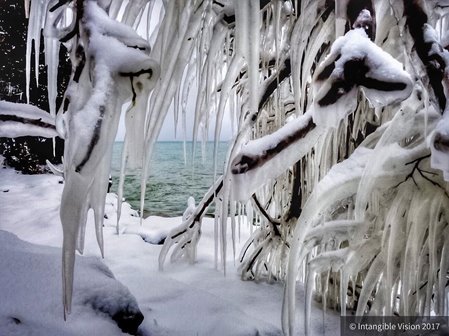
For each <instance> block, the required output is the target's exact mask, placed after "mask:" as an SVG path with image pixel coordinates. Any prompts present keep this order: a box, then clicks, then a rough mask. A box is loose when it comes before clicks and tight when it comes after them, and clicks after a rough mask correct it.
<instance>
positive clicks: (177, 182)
mask: <svg viewBox="0 0 449 336" xmlns="http://www.w3.org/2000/svg"><path fill="white" fill-rule="evenodd" d="M186 146H187V164H184V154H183V153H184V150H183V143H182V142H179V141H173V142H157V143H156V145H155V149H154V152H153V157H152V160H151V166H150V170H151V171H150V177H149V178H148V181H147V189H146V193H145V209H144V217H146V216H148V215H158V216H165V217H172V216H180V215H182V213H183V212H184V210H185V208H186V206H187V199H188V197H189V196H193V197H194V198H195V201H196V203H197V204H198V202H199V201H200V200H201V198H202V197H203V196H204V194H205V193H206V192H207V190H208V189H209V188H210V186H211V185H212V184H213V182H214V171H213V147H214V143H213V142H208V143H207V144H206V151H205V157H204V158H205V159H204V161H203V159H202V155H201V144H197V146H196V151H195V152H196V153H195V158H194V160H192V142H187V143H186ZM122 148H123V142H116V143H115V144H114V149H113V156H112V188H111V191H112V192H115V193H117V187H118V181H119V174H120V160H121V153H122ZM227 149H228V143H226V142H220V143H219V144H218V155H217V175H219V174H221V173H222V172H223V166H224V161H225V158H226V153H227ZM123 194H124V195H123V196H124V197H125V199H126V201H127V202H128V203H130V204H131V206H132V207H133V208H134V209H139V208H140V171H135V172H132V173H128V175H127V176H126V180H125V187H124V191H123ZM211 210H212V208H211V209H210V210H209V212H211Z"/></svg>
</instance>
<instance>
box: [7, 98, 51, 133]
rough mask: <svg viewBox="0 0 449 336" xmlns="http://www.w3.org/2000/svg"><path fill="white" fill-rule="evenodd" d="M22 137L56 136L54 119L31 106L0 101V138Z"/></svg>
mask: <svg viewBox="0 0 449 336" xmlns="http://www.w3.org/2000/svg"><path fill="white" fill-rule="evenodd" d="M22 136H40V137H45V138H53V137H55V136H58V133H57V132H56V128H55V120H54V118H53V117H52V116H51V115H50V114H49V113H48V112H45V111H42V110H41V109H39V108H37V107H35V106H32V105H28V104H14V103H9V102H5V101H0V137H7V138H16V137H22Z"/></svg>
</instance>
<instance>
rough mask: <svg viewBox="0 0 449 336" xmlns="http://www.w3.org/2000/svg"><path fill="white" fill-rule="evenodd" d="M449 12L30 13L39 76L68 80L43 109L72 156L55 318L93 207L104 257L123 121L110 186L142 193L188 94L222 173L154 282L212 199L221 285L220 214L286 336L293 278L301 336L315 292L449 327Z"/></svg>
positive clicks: (410, 6)
mask: <svg viewBox="0 0 449 336" xmlns="http://www.w3.org/2000/svg"><path fill="white" fill-rule="evenodd" d="M25 2H26V6H28V5H29V3H28V1H27V0H26V1H25ZM448 5H449V4H448V3H447V1H443V0H440V1H438V0H431V1H430V0H429V1H423V0H403V1H388V0H335V1H334V0H308V1H307V0H303V1H300V0H291V1H290V0H289V1H283V0H271V1H268V0H266V1H265V0H257V1H256V0H245V1H239V0H235V1H212V0H182V1H174V0H173V1H172V0H167V1H155V0H136V1H125V2H122V1H118V0H76V1H75V0H72V1H71V0H53V1H43V0H32V1H31V5H30V7H29V11H28V14H29V16H30V23H29V34H28V45H29V48H28V56H27V59H28V64H30V52H31V43H32V42H31V41H32V40H33V39H34V40H35V41H36V43H39V38H40V29H41V28H43V29H44V30H43V31H44V37H45V48H46V53H47V55H46V56H47V58H46V59H47V62H48V65H49V69H53V70H54V69H56V64H55V60H56V57H55V53H56V52H57V50H58V46H59V43H64V44H65V45H66V46H67V48H68V49H69V51H70V53H71V61H72V67H73V71H72V77H71V82H70V83H69V87H68V89H67V91H66V94H65V98H64V102H63V104H62V105H61V108H60V109H59V112H58V113H57V114H56V113H54V112H53V113H52V115H55V117H56V129H57V131H58V133H59V134H60V136H62V137H63V138H64V139H65V142H66V144H65V154H64V172H63V174H64V177H65V180H66V183H65V187H64V193H63V198H62V204H61V221H62V225H63V228H64V247H63V250H64V251H63V254H64V255H63V263H64V280H63V281H64V291H65V293H64V302H65V309H66V311H67V312H68V311H69V310H70V302H71V292H72V282H73V267H74V254H75V249H78V250H79V251H82V249H83V239H84V226H85V222H86V213H87V211H88V209H89V208H93V209H94V212H95V218H96V226H97V238H98V242H99V244H100V247H101V246H102V233H101V227H102V218H103V211H104V196H105V193H106V185H107V178H108V174H109V164H110V155H111V150H112V142H113V141H114V137H115V133H116V130H117V124H118V119H119V115H120V112H121V107H122V106H123V104H124V103H125V102H127V101H131V104H130V107H129V108H128V110H127V111H126V127H127V133H126V139H125V146H124V148H125V150H124V153H123V160H122V166H123V169H122V176H121V181H122V182H121V183H120V184H121V185H123V180H124V179H123V175H124V174H125V167H126V166H132V167H142V168H143V169H142V172H143V173H142V182H143V183H142V196H143V195H145V181H146V179H147V178H148V176H149V159H150V157H151V153H152V148H153V145H154V143H155V141H156V139H157V137H158V134H159V131H160V129H161V126H162V123H163V121H164V119H165V117H166V115H167V113H168V111H169V110H170V106H172V105H173V110H174V113H175V120H178V119H181V122H182V121H184V127H185V119H186V106H187V104H188V101H189V95H195V96H196V108H195V115H194V118H195V122H194V130H193V131H194V132H193V133H194V137H195V138H199V137H200V133H201V132H202V133H203V134H207V129H208V127H209V126H210V125H215V141H216V142H217V141H218V139H219V138H220V131H221V127H222V121H223V118H224V115H225V114H226V113H227V114H229V115H230V116H231V117H232V119H233V123H234V125H235V126H236V127H235V129H236V131H235V136H234V138H233V140H232V144H231V146H230V149H229V153H228V159H227V164H226V167H225V169H224V174H223V176H220V177H217V181H216V183H214V185H213V186H212V187H211V189H210V190H209V192H208V193H207V194H206V195H205V196H204V198H203V200H201V202H200V203H199V204H198V205H197V206H195V205H194V202H189V208H188V209H187V210H186V213H185V214H184V216H183V223H182V225H181V226H180V227H179V228H178V229H177V230H175V231H173V232H172V233H171V234H170V235H169V236H168V237H167V239H166V241H165V245H164V248H163V250H162V252H161V255H160V266H161V268H162V266H163V265H164V262H165V259H166V257H167V255H168V254H169V253H170V252H171V253H172V254H171V259H178V258H185V259H187V260H189V261H190V262H193V261H194V260H195V257H196V245H197V243H198V240H199V239H200V236H201V219H202V216H203V215H204V213H205V209H207V207H208V206H209V204H211V203H212V202H215V203H216V219H217V220H216V226H215V232H216V238H217V239H216V255H217V260H216V264H217V267H221V268H223V270H224V271H226V258H225V256H226V249H227V245H228V240H229V239H228V235H227V231H228V230H227V218H228V215H230V216H231V241H232V242H234V241H235V236H236V225H237V223H236V219H235V216H234V215H235V214H242V213H245V214H246V215H247V217H248V219H249V221H250V223H251V225H254V227H255V230H254V232H253V234H252V236H251V237H250V239H249V240H248V242H247V243H246V244H245V247H244V249H243V251H241V252H240V256H239V261H240V270H241V274H242V278H243V279H267V280H269V281H271V280H284V281H285V285H286V287H285V299H284V308H283V314H282V316H283V317H282V318H283V328H284V332H285V333H286V334H293V332H294V330H293V321H294V319H295V302H296V300H295V288H296V286H297V283H298V281H302V282H303V283H304V285H305V289H306V302H305V303H304V304H305V307H306V309H305V314H306V325H305V329H306V331H307V330H308V323H307V321H308V320H309V314H310V313H309V312H310V304H311V299H312V296H313V293H314V295H315V297H316V298H317V299H319V300H321V301H322V302H323V304H324V306H331V307H333V308H336V309H339V310H340V311H341V313H342V314H345V313H346V311H347V310H348V309H352V310H354V311H355V312H356V314H357V315H363V314H375V315H378V314H380V315H393V314H399V315H406V316H407V315H430V313H435V314H440V315H447V314H448V310H449V308H448V296H447V288H448V285H447V282H448V269H449V252H448V248H449V225H448V220H449V213H448V209H449V206H448V205H449V194H448V192H449V190H448V184H447V180H448V179H449V153H448V152H449V120H448V118H449V112H447V96H448V91H447V90H448V87H447V85H448V60H449V57H448V55H449V54H448V51H447V49H446V48H447V46H448V41H449V39H448V35H447V31H448V29H447V28H448V27H447V24H448V21H447V18H446V16H445V15H446V13H447V8H448ZM154 20H155V21H156V22H157V23H156V24H154V22H153V21H154ZM138 27H145V29H146V30H147V31H148V34H147V38H146V39H145V38H142V37H140V36H139V35H137V33H136V32H135V29H137V28H138ZM27 72H28V73H29V66H28V71H27ZM50 73H53V76H54V75H55V72H54V71H53V72H51V71H50ZM53 78H54V77H53ZM49 83H50V84H49V96H54V87H52V85H51V83H54V79H53V80H50V82H49ZM180 115H182V118H179V116H180ZM202 138H204V136H203V137H202ZM142 198H143V197H142ZM120 199H121V195H119V200H120ZM143 201H144V200H143V199H142V202H143ZM119 209H120V207H119ZM233 246H235V245H233ZM234 249H235V247H234ZM171 250H172V251H171ZM234 252H235V251H234ZM219 256H221V258H219ZM219 261H220V262H219ZM348 293H350V294H348Z"/></svg>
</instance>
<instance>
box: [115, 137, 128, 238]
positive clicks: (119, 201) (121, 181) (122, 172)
mask: <svg viewBox="0 0 449 336" xmlns="http://www.w3.org/2000/svg"><path fill="white" fill-rule="evenodd" d="M127 147H128V140H127V136H126V135H125V139H124V141H123V148H122V158H121V163H120V177H119V183H118V188H117V224H116V232H117V234H120V217H121V215H122V204H123V187H124V184H125V178H126V174H125V172H126V163H127V158H128V156H127V153H128V150H127Z"/></svg>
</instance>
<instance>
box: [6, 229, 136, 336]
mask: <svg viewBox="0 0 449 336" xmlns="http://www.w3.org/2000/svg"><path fill="white" fill-rule="evenodd" d="M0 255H1V256H2V258H0V269H2V272H1V275H0V297H1V298H2V300H1V302H2V304H1V305H0V334H1V335H10V336H12V335H48V336H51V335H58V336H60V335H94V334H96V331H98V330H102V332H105V333H106V334H109V335H111V334H115V335H116V334H118V333H119V331H118V329H117V328H118V327H117V325H116V324H115V323H117V324H118V325H119V327H120V328H121V329H122V331H125V332H129V333H136V331H137V328H138V326H139V325H140V323H141V322H142V320H143V315H142V313H141V312H140V310H139V308H138V306H137V302H136V300H135V298H134V297H133V295H132V294H131V293H130V292H129V290H128V289H127V288H126V287H124V286H123V285H122V284H121V283H119V282H118V281H117V280H115V279H114V276H113V274H112V272H111V271H110V270H109V268H107V266H105V265H104V264H103V263H102V262H101V261H100V260H99V259H98V258H94V257H88V258H87V257H80V258H77V267H78V272H77V273H76V285H75V292H76V293H77V295H76V298H75V300H74V302H73V312H74V314H73V315H72V317H71V318H70V319H69V320H68V321H67V322H64V321H63V319H62V318H61V310H62V302H61V300H60V298H59V296H57V295H55V292H58V291H59V292H61V290H62V289H61V282H60V279H59V277H58V274H60V273H61V261H60V258H61V251H60V249H58V248H53V247H45V246H39V245H33V244H30V243H27V242H25V241H22V240H20V239H19V238H17V236H15V235H13V234H11V233H8V232H6V231H1V230H0ZM37 288H39V290H36V289H37ZM114 321H115V323H114Z"/></svg>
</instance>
